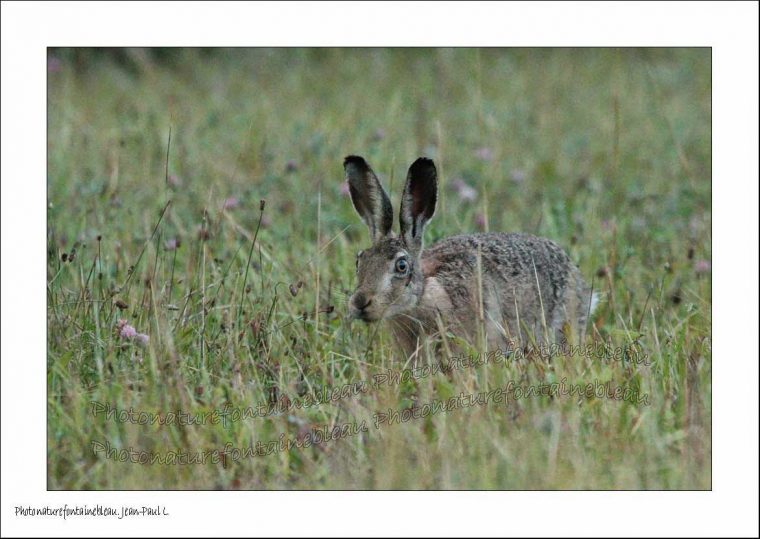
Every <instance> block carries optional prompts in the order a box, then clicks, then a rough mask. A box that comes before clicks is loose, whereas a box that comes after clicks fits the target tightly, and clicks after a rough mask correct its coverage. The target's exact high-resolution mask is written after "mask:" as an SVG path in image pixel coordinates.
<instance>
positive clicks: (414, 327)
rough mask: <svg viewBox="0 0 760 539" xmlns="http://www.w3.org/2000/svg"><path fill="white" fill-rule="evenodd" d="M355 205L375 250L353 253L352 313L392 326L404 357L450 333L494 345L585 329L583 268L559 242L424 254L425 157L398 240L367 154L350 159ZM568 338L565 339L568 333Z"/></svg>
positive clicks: (463, 246) (476, 239)
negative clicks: (432, 337) (435, 337)
mask: <svg viewBox="0 0 760 539" xmlns="http://www.w3.org/2000/svg"><path fill="white" fill-rule="evenodd" d="M344 167H345V169H346V177H347V180H348V184H349V189H350V193H351V199H352V201H353V203H354V207H355V208H356V210H357V212H358V213H359V215H361V216H362V218H363V219H364V221H365V223H366V224H367V226H368V227H369V230H370V235H371V237H372V240H373V244H372V247H370V248H369V249H367V250H365V251H362V252H360V253H359V255H358V256H357V261H356V270H357V276H358V285H357V289H356V292H355V293H354V294H353V295H352V296H351V300H350V301H349V306H350V314H351V316H352V317H353V318H358V319H361V320H364V321H367V322H371V321H376V320H381V319H385V320H389V321H390V322H391V324H392V329H393V333H394V335H395V336H396V337H397V339H398V340H399V342H400V343H401V344H402V345H403V347H404V349H405V351H406V352H407V353H413V352H414V351H415V350H416V349H418V346H419V344H420V342H421V341H420V337H422V336H424V335H430V334H434V333H440V332H441V331H445V332H451V333H454V334H455V335H457V336H460V337H463V338H465V339H467V340H469V341H470V342H472V343H475V342H477V341H476V339H478V338H479V337H480V336H483V337H485V338H486V340H487V344H488V346H489V347H501V346H502V345H504V344H505V343H507V342H508V341H511V342H513V343H524V342H525V341H526V339H529V338H531V337H533V338H536V339H538V340H542V341H543V340H544V339H550V340H555V339H557V338H562V333H561V332H562V331H563V330H565V329H570V330H573V329H575V328H580V327H581V326H582V324H584V323H585V320H586V315H587V313H588V312H589V310H590V309H593V303H594V299H593V298H592V297H591V293H590V291H589V289H588V287H587V286H586V284H585V282H584V281H583V279H582V277H581V275H580V272H579V271H578V268H577V267H576V266H575V265H574V264H573V263H572V261H571V260H570V258H569V257H568V256H567V254H566V253H565V252H564V251H563V250H562V248H560V247H559V246H558V245H557V244H556V243H554V242H552V241H551V240H548V239H545V238H539V237H535V236H531V235H529V234H500V233H490V234H469V235H461V236H453V237H449V238H446V239H443V240H441V241H439V242H438V243H436V244H435V245H433V246H431V247H429V248H427V249H423V248H422V233H423V230H424V227H425V225H426V224H427V222H428V221H429V220H430V218H431V217H432V216H433V213H434V211H435V204H436V198H437V192H438V191H437V173H436V169H435V165H434V164H433V162H432V161H431V160H429V159H425V158H420V159H418V160H417V161H415V162H414V164H412V166H411V167H410V169H409V174H408V175H407V181H406V186H405V187H404V194H403V196H402V200H401V210H400V212H399V213H400V225H401V227H400V228H401V229H400V234H399V235H398V236H395V235H393V234H392V232H391V227H392V221H393V209H392V207H391V203H390V200H389V199H388V196H387V195H386V193H385V191H384V190H383V188H382V186H381V185H380V182H379V181H378V180H377V177H376V176H375V175H374V173H373V172H372V169H371V168H370V167H369V165H367V163H366V162H365V161H364V159H362V158H361V157H356V156H349V157H347V158H346V161H345V163H344ZM565 336H567V335H565Z"/></svg>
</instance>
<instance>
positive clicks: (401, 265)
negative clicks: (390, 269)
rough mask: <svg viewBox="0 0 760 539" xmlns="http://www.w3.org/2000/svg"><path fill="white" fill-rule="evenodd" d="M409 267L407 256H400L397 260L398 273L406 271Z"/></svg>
mask: <svg viewBox="0 0 760 539" xmlns="http://www.w3.org/2000/svg"><path fill="white" fill-rule="evenodd" d="M408 269H409V262H407V261H406V259H405V258H399V259H398V260H396V271H397V272H398V273H406V272H407V270H408Z"/></svg>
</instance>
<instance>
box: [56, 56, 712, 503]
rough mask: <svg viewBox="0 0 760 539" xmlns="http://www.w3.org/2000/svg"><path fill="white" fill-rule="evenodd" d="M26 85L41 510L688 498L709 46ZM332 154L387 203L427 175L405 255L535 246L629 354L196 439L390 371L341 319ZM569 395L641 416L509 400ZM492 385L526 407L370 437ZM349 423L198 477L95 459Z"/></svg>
mask: <svg viewBox="0 0 760 539" xmlns="http://www.w3.org/2000/svg"><path fill="white" fill-rule="evenodd" d="M47 68H48V154H47V158H48V202H49V204H48V277H47V279H48V282H47V293H48V311H47V321H48V342H47V346H48V359H47V365H48V370H47V372H48V381H47V386H48V402H47V409H48V426H47V433H48V463H47V466H48V487H49V488H50V489H709V488H711V450H712V446H711V370H712V356H711V272H710V260H711V251H710V248H711V176H710V174H711V172H710V171H711V138H710V137H711V63H710V50H709V49H674V50H666V49H659V50H605V49H586V50H571V49H561V50H553V49H539V50H519V49H508V50H498V49H487V50H469V49H451V50H421V49H398V50H394V49H374V50H370V49H368V50H351V49H343V50H331V49H313V50H307V49H303V50H298V49H293V50H287V49H276V50H262V49H258V50H256V49H254V50H245V49H234V50H211V51H208V50H192V49H191V50H183V49H172V50H161V51H153V52H152V53H150V52H145V51H94V50H63V49H60V50H51V51H50V52H49V58H48V67H47ZM350 153H357V154H361V155H364V156H365V157H366V158H367V159H368V161H369V162H370V163H371V164H372V165H373V167H374V168H375V170H376V171H377V172H378V174H379V176H380V177H381V180H382V181H383V182H384V184H385V187H386V189H387V190H388V191H389V193H390V194H391V198H392V200H393V203H394V206H395V207H396V208H397V207H398V201H399V192H400V188H401V185H402V182H403V179H404V175H405V172H406V169H407V167H408V166H409V164H410V163H411V162H412V161H413V160H414V159H415V158H416V157H418V156H420V155H427V156H429V157H432V158H434V159H435V160H436V163H437V164H438V167H439V173H440V179H441V198H440V200H439V206H438V210H437V213H436V216H435V218H434V219H433V221H432V222H431V224H430V226H429V227H428V230H427V232H426V243H427V244H428V245H429V244H431V243H432V242H434V241H435V240H437V239H440V238H442V237H445V236H447V235H450V234H454V233H462V232H475V231H480V230H490V231H525V232H531V233H534V234H538V235H542V236H546V237H548V238H551V239H553V240H555V241H557V242H558V243H559V244H561V245H562V246H564V247H565V248H566V249H567V250H568V252H569V253H570V255H571V257H572V259H573V260H574V261H575V262H576V263H577V264H578V266H579V267H580V269H581V272H582V273H583V275H584V276H585V277H586V278H587V280H588V281H589V282H593V286H594V288H595V290H597V291H599V292H600V293H601V294H602V296H603V302H602V303H601V304H600V307H599V309H598V310H597V311H596V313H595V314H594V316H593V317H592V320H591V322H590V324H589V326H588V328H587V330H586V332H585V337H584V338H585V343H584V344H590V345H593V346H595V347H596V348H595V349H596V350H598V349H599V347H600V346H602V345H604V344H606V345H608V346H609V347H610V349H615V348H617V349H622V348H625V349H628V350H631V349H633V350H635V352H636V353H635V354H634V355H633V356H631V355H629V356H627V357H626V358H612V359H609V358H607V359H605V358H603V357H599V356H598V355H594V354H585V355H584V354H568V355H565V354H559V355H555V356H554V357H547V356H546V355H541V354H536V353H529V354H527V355H524V356H521V357H519V358H518V357H517V356H514V357H511V358H508V359H507V360H505V361H500V362H496V361H491V362H488V363H487V364H484V365H478V366H471V367H466V368H461V369H455V370H453V371H452V372H450V373H434V374H432V373H431V374H426V375H419V374H420V373H419V372H417V371H415V374H417V375H419V376H416V377H412V376H408V375H407V376H405V377H404V378H403V381H401V382H400V383H398V384H395V383H388V384H380V385H379V387H374V386H372V385H371V384H370V385H369V386H368V388H365V389H367V390H366V391H363V392H360V393H359V394H352V395H344V396H343V398H340V399H335V400H331V401H330V402H323V403H321V404H318V405H315V406H310V407H303V408H296V407H295V406H294V407H292V408H291V409H290V411H288V412H286V413H281V414H275V415H269V416H267V417H251V418H244V419H240V420H234V417H233V416H226V417H227V418H228V419H229V420H228V421H218V422H216V423H215V422H214V421H212V420H209V418H213V417H219V416H214V415H213V413H214V411H215V410H216V411H219V410H228V411H234V410H244V409H246V408H247V407H249V406H251V407H254V409H256V407H257V406H258V405H259V404H260V403H261V404H263V405H265V404H267V403H283V402H285V403H287V402H288V401H289V402H290V403H291V404H293V403H296V402H298V401H299V399H304V398H306V397H307V396H309V395H313V394H319V392H320V388H338V389H339V388H343V387H344V386H346V385H347V384H355V383H357V382H360V381H371V380H373V376H375V375H377V374H379V373H386V374H387V373H388V372H389V370H390V371H392V372H398V371H401V370H402V369H405V368H410V367H412V365H410V364H408V363H407V362H406V358H404V357H402V356H401V354H400V351H399V350H398V349H397V348H396V346H395V345H394V343H393V341H392V339H391V338H390V335H389V333H388V332H387V330H386V329H385V328H384V327H383V326H377V325H373V326H366V325H362V324H361V323H359V322H349V321H348V320H347V319H346V316H345V315H346V298H347V294H349V293H350V292H351V291H352V288H353V286H354V284H355V283H354V256H355V253H356V251H358V250H359V249H362V248H365V247H367V246H368V236H367V232H366V228H365V227H364V225H363V224H362V223H361V221H360V220H359V217H358V216H357V215H356V214H355V212H354V210H353V208H352V206H351V203H350V200H349V198H348V197H347V196H346V194H345V191H344V190H343V169H342V159H343V157H344V156H345V155H348V154H350ZM262 208H263V209H262ZM471 351H472V353H473V354H477V353H478V352H482V350H481V349H479V348H478V347H477V345H476V344H473V348H471ZM634 356H635V357H634ZM636 358H646V361H642V362H637V361H635V359H636ZM444 359H446V360H450V359H451V358H444ZM422 374H425V373H422ZM563 381H564V382H566V384H567V385H571V384H583V385H584V386H585V385H586V384H604V383H607V382H609V384H610V385H611V387H613V388H614V387H621V388H628V389H630V390H631V391H635V393H636V395H638V397H639V398H637V399H614V398H607V396H602V397H586V396H582V397H581V396H578V395H575V396H570V395H559V396H557V395H555V396H548V395H544V394H539V395H532V396H529V394H528V393H529V391H528V388H529V387H538V386H541V385H542V384H549V385H550V384H560V383H562V382H563ZM510 383H512V384H513V385H511V386H510ZM498 387H512V388H514V387H519V388H521V389H520V390H519V391H513V392H512V393H510V394H508V396H507V398H506V400H505V402H503V403H489V404H487V405H476V406H470V407H461V408H460V409H456V410H449V411H446V412H440V413H435V414H430V415H428V416H427V417H424V418H413V419H411V420H409V421H403V422H398V423H397V424H390V425H381V426H379V428H376V427H375V424H374V417H375V416H374V414H375V413H376V412H383V413H387V412H388V410H399V411H403V410H412V409H419V407H421V406H423V405H425V404H427V403H431V402H434V401H436V400H445V399H449V398H452V397H456V396H461V395H464V396H467V395H475V394H478V393H480V392H485V391H489V390H492V389H494V388H498ZM109 407H110V409H111V410H116V411H119V412H124V413H121V414H120V413H116V414H110V415H109V414H107V413H105V410H107V409H108V408H109ZM130 409H131V410H132V411H133V412H134V413H133V414H132V416H130V417H128V418H127V413H128V411H129V410H130ZM140 412H146V413H150V414H159V413H160V414H162V416H161V417H162V418H164V419H167V423H169V424H139V422H140V421H141V416H140ZM170 412H175V413H176V412H180V413H187V414H189V415H190V416H192V417H205V418H207V420H206V421H205V424H195V425H180V424H179V423H180V421H179V420H177V421H168V416H167V414H169V413H170ZM408 413H410V412H407V414H408ZM203 414H210V415H206V416H203ZM143 417H146V416H143ZM176 417H179V416H176ZM362 422H366V423H365V424H366V425H367V426H368V429H366V432H358V433H354V432H351V433H350V435H346V436H342V437H341V438H340V439H334V440H326V441H324V442H322V443H316V444H314V445H312V446H311V447H303V448H291V449H290V450H283V451H280V450H276V451H273V452H271V454H268V455H253V456H250V457H249V458H241V459H238V460H236V459H235V458H234V456H233V455H232V454H228V455H227V457H225V459H224V462H217V463H214V462H210V461H208V462H206V463H205V464H171V463H166V462H163V463H161V462H154V463H152V464H151V463H148V464H140V463H133V462H131V461H127V462H120V461H118V458H119V457H121V456H123V455H124V454H125V453H122V452H111V453H110V455H109V454H108V453H104V452H103V451H99V449H98V448H100V449H102V448H112V449H114V450H127V451H128V450H129V449H130V448H132V449H134V450H135V452H140V451H144V452H145V453H143V454H142V455H149V456H150V455H167V454H168V452H172V451H187V452H190V453H193V454H195V453H201V452H207V454H213V453H211V452H213V451H214V450H222V449H224V448H225V446H227V447H234V448H246V447H249V446H251V447H256V443H257V442H264V443H266V442H269V441H271V440H275V441H278V442H279V440H281V439H288V440H304V436H307V435H309V434H310V433H311V432H314V431H315V430H319V429H320V428H323V426H325V425H326V426H327V427H328V429H331V428H333V427H338V428H340V427H341V426H342V425H351V424H356V425H361V424H362ZM344 431H345V429H344ZM283 434H284V436H281V435H283ZM227 444H230V445H227ZM135 454H137V455H140V454H139V453H133V455H135ZM138 460H139V458H138Z"/></svg>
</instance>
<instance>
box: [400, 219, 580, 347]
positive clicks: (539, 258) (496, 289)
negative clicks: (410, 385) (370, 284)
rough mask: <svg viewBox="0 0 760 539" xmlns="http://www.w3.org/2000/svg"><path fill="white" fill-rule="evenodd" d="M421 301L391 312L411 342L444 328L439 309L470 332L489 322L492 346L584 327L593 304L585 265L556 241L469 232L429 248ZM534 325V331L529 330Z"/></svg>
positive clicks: (455, 326)
mask: <svg viewBox="0 0 760 539" xmlns="http://www.w3.org/2000/svg"><path fill="white" fill-rule="evenodd" d="M420 261H421V263H420V265H421V270H422V274H423V276H424V287H423V290H422V294H421V297H420V301H419V303H418V304H417V305H416V306H415V307H414V308H413V309H411V310H410V311H409V312H408V313H404V314H401V315H398V316H396V317H393V318H391V323H392V325H393V330H394V333H395V334H396V336H397V337H398V338H399V339H400V340H401V341H403V344H404V347H405V348H411V347H413V346H415V345H416V343H415V341H416V340H417V338H418V337H419V336H420V335H421V334H430V333H435V332H437V331H439V329H440V327H439V326H438V321H437V319H436V318H437V316H438V315H440V319H441V321H442V322H444V323H445V324H446V326H447V329H449V330H453V331H454V333H459V334H463V335H464V336H466V337H468V338H470V339H473V340H474V339H476V338H477V337H478V331H479V329H480V328H481V327H482V328H483V330H484V332H485V335H484V336H485V337H486V339H487V342H488V344H489V346H491V347H499V346H501V345H503V344H504V343H505V342H506V341H507V340H511V341H513V342H521V341H524V340H525V339H526V338H527V337H529V336H530V335H532V336H534V337H536V338H537V339H539V340H542V336H544V335H546V333H548V335H546V336H548V337H550V338H552V339H554V338H559V337H560V332H561V331H562V330H563V326H564V325H565V323H567V324H568V326H569V327H582V325H583V324H584V323H585V319H586V315H587V313H588V310H589V309H590V308H591V307H592V305H591V299H590V291H589V290H588V288H587V287H586V285H585V283H584V281H583V279H582V278H581V276H580V272H579V271H578V269H577V268H576V267H575V265H574V264H573V263H572V261H571V260H570V258H569V257H568V256H567V254H566V253H565V252H564V251H563V250H562V248H561V247H559V246H558V245H557V244H556V243H554V242H553V241H551V240H548V239H546V238H539V237H535V236H531V235H529V234H505V233H489V234H466V235H461V236H453V237H450V238H446V239H443V240H441V241H439V242H438V243H436V244H435V245H432V246H431V247H428V248H426V249H424V250H423V252H422V254H421V256H420ZM526 330H527V332H526Z"/></svg>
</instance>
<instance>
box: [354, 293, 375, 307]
mask: <svg viewBox="0 0 760 539" xmlns="http://www.w3.org/2000/svg"><path fill="white" fill-rule="evenodd" d="M370 303H372V300H371V299H367V296H366V295H365V294H364V292H358V293H357V294H356V295H355V296H354V306H355V307H356V309H357V310H359V311H363V310H364V309H366V308H367V307H369V304H370Z"/></svg>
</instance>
